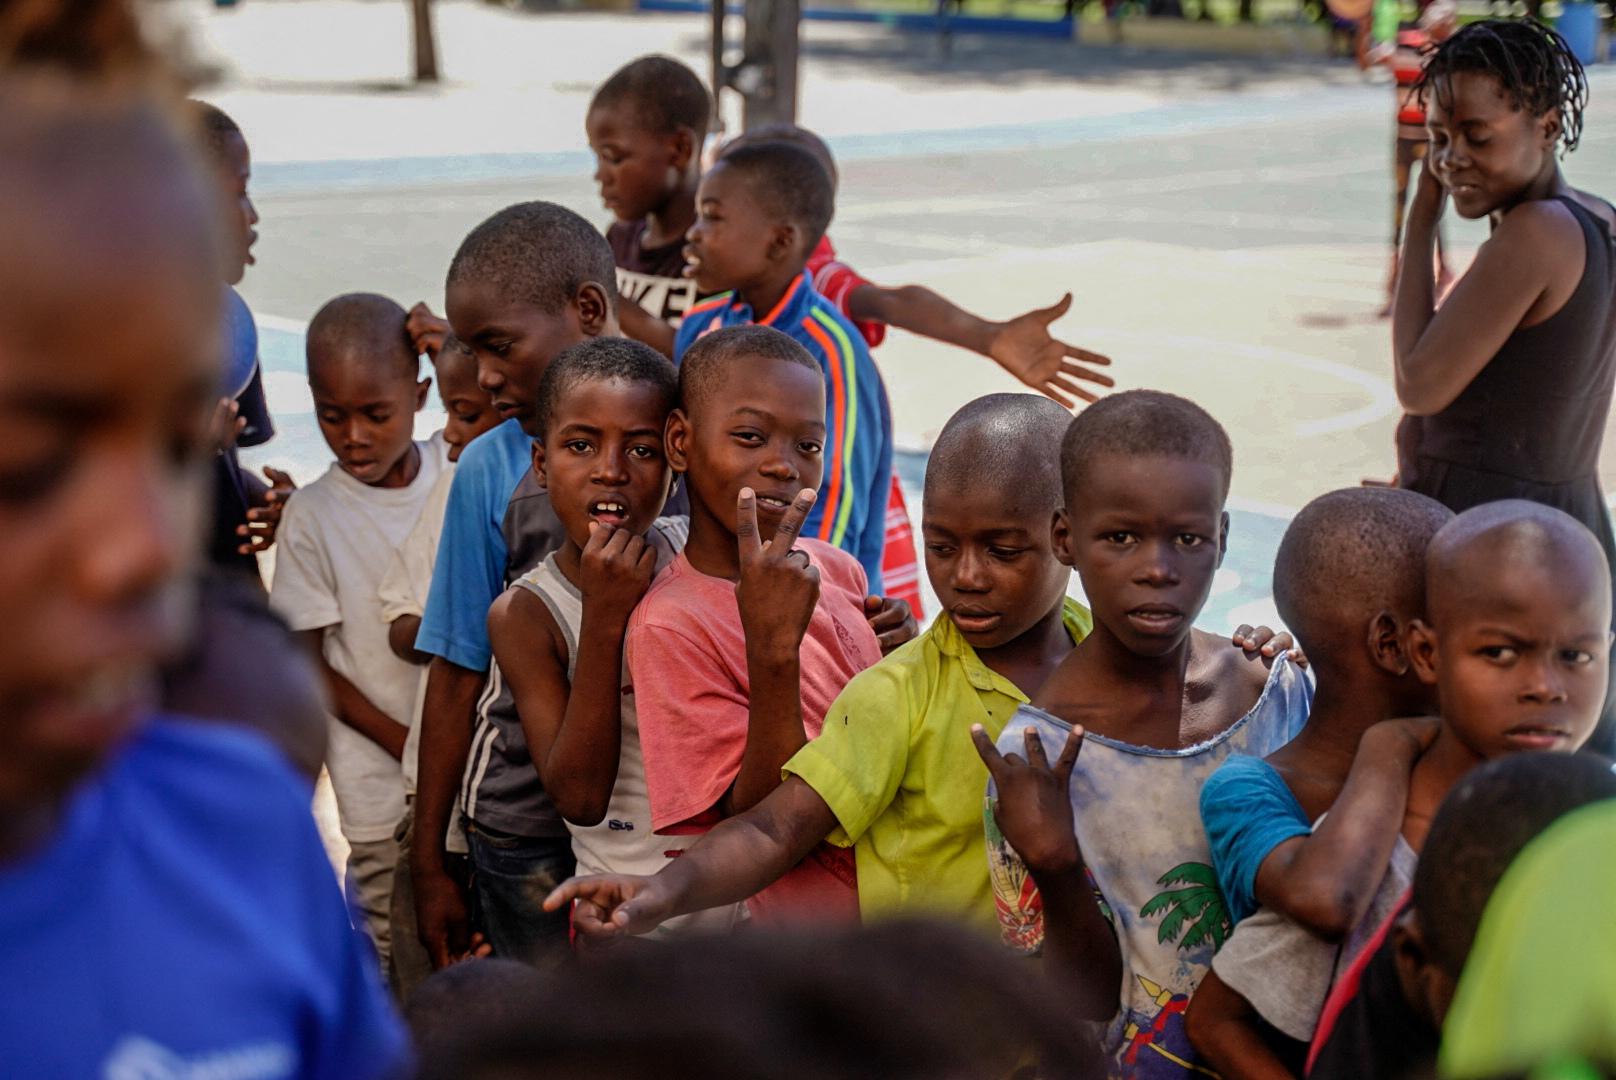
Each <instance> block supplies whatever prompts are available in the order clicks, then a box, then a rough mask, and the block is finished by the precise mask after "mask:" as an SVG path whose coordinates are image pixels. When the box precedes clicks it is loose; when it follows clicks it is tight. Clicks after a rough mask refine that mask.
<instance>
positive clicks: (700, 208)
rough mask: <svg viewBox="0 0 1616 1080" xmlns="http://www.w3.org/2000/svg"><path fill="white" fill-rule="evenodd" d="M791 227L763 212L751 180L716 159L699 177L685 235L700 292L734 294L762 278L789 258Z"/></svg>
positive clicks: (794, 236)
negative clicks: (692, 220)
mask: <svg viewBox="0 0 1616 1080" xmlns="http://www.w3.org/2000/svg"><path fill="white" fill-rule="evenodd" d="M796 239H797V229H796V228H795V227H794V226H793V225H791V224H789V223H786V222H780V221H776V220H774V219H773V218H771V217H770V216H769V214H768V213H766V212H765V211H764V209H763V207H762V206H761V205H760V204H759V202H758V200H757V199H756V198H755V197H753V195H752V190H751V183H750V181H749V180H748V179H747V178H746V176H745V175H744V174H741V173H738V172H736V171H735V170H734V169H731V168H730V167H729V166H727V165H725V164H724V163H723V162H722V161H720V162H719V163H718V164H716V165H714V166H713V167H712V168H711V169H709V170H708V171H707V174H706V175H705V176H703V177H702V178H701V187H700V188H698V189H697V190H696V223H695V224H694V225H692V226H691V227H690V231H689V232H687V233H686V234H685V240H686V241H687V242H686V244H685V258H686V260H687V261H688V262H689V263H690V264H691V265H692V266H694V267H695V279H696V288H697V289H698V290H699V291H700V292H702V293H704V294H705V293H717V292H724V291H726V290H728V289H735V290H737V291H740V292H744V291H746V290H747V289H748V288H750V287H752V286H753V285H756V284H757V283H759V282H761V281H764V280H766V279H767V278H769V277H770V276H771V275H772V274H774V273H776V272H777V271H778V269H779V266H780V263H781V262H782V261H783V260H785V259H788V258H790V256H791V255H792V253H793V251H794V249H795V247H796V246H797V245H796Z"/></svg>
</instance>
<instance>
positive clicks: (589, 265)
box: [448, 202, 617, 315]
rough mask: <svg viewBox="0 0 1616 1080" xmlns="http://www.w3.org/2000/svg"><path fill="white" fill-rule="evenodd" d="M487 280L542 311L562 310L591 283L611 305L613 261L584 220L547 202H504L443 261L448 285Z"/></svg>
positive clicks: (614, 296)
mask: <svg viewBox="0 0 1616 1080" xmlns="http://www.w3.org/2000/svg"><path fill="white" fill-rule="evenodd" d="M472 281H475V282H487V283H490V284H492V285H494V286H495V287H497V288H498V289H499V290H500V291H501V293H502V294H503V295H504V296H506V297H508V298H510V299H513V300H517V301H520V302H522V303H526V304H531V305H532V306H533V307H535V308H537V309H538V310H540V311H542V312H544V313H545V314H546V315H558V314H560V313H561V312H563V311H565V310H566V309H567V305H568V304H570V303H571V302H572V298H573V297H574V296H576V295H577V294H578V290H579V289H581V288H582V287H583V286H584V285H586V284H589V283H590V282H593V283H594V284H596V285H599V286H600V287H601V288H602V289H603V290H605V292H606V298H607V301H608V302H609V303H610V304H611V306H612V310H613V311H616V310H617V262H616V260H615V259H614V258H613V257H612V249H611V245H610V244H608V243H606V238H605V237H604V236H602V235H601V234H600V232H599V231H598V230H597V229H596V228H595V227H594V226H593V225H591V224H589V222H587V221H585V220H584V219H583V218H581V217H579V216H578V215H577V214H575V213H573V212H572V211H571V210H568V209H567V208H566V207H565V206H557V205H556V204H555V203H549V202H524V203H517V204H515V205H514V206H507V207H506V208H505V209H503V210H501V211H500V212H499V213H497V214H495V215H494V216H493V217H490V218H489V219H488V220H486V221H484V222H483V223H482V224H481V225H478V226H477V227H476V228H475V229H473V230H471V232H470V233H468V234H466V238H465V239H464V240H462V241H461V242H460V249H459V250H458V251H456V252H455V256H454V260H453V261H452V262H450V263H449V277H448V285H449V287H451V288H452V287H454V286H455V285H458V284H460V283H461V282H472Z"/></svg>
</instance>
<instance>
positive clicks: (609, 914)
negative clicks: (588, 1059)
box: [544, 776, 836, 939]
mask: <svg viewBox="0 0 1616 1080" xmlns="http://www.w3.org/2000/svg"><path fill="white" fill-rule="evenodd" d="M835 827H836V815H835V814H833V813H832V812H831V809H830V807H829V806H828V805H827V804H826V802H825V800H824V799H822V798H820V797H819V793H818V792H816V791H815V790H814V789H813V788H811V787H809V786H808V784H807V782H806V781H804V780H802V779H800V778H799V777H795V776H793V777H789V778H788V779H787V780H786V781H785V783H783V784H781V785H780V786H779V787H777V788H775V789H774V791H772V792H770V793H769V795H768V797H767V798H765V799H764V800H763V801H762V802H760V803H758V804H757V805H756V806H754V807H753V808H752V809H751V810H748V811H747V812H746V813H744V814H741V815H739V816H737V817H732V818H729V819H727V820H725V821H722V822H720V823H719V824H718V825H717V827H715V828H714V829H713V830H712V831H711V832H709V833H708V834H707V835H706V836H703V837H702V838H701V839H700V840H699V841H697V842H696V843H695V845H694V846H692V847H691V848H690V849H689V850H688V851H686V852H685V853H684V854H683V855H681V856H679V857H678V858H677V859H674V860H673V861H672V862H671V863H669V864H668V866H667V868H666V869H664V870H662V871H661V872H660V873H658V874H656V875H655V876H654V877H630V876H627V875H615V874H611V875H601V876H597V877H583V878H573V879H572V880H570V881H567V882H565V883H563V884H562V885H561V887H560V888H558V889H556V890H555V891H554V892H553V893H551V894H550V896H549V898H548V899H546V900H545V902H544V907H545V910H546V911H557V910H559V909H560V908H561V905H563V904H566V903H570V902H572V901H574V900H576V901H577V902H578V906H577V907H576V908H575V909H574V911H573V914H572V922H573V925H574V926H575V927H577V929H578V932H579V933H581V934H583V935H584V936H585V937H587V938H596V939H598V938H609V937H619V936H622V935H624V934H643V933H645V932H647V931H649V930H652V929H654V928H655V927H657V926H659V925H660V924H662V923H664V922H666V921H667V920H669V919H671V918H673V917H675V916H677V915H684V914H687V913H689V912H692V911H705V910H706V909H707V908H714V907H722V906H724V905H726V904H735V903H739V902H740V901H742V900H745V899H747V898H748V897H750V896H755V895H757V894H758V893H759V892H761V891H763V890H764V889H765V888H767V887H768V886H770V885H772V884H773V883H774V882H776V881H778V880H779V879H780V878H781V877H783V876H784V875H785V873H786V871H788V870H790V869H791V868H792V867H793V866H796V865H797V864H798V863H799V862H801V861H802V860H803V859H804V858H805V857H807V855H808V853H809V852H810V851H812V850H813V849H814V846H815V845H816V844H818V843H819V842H820V841H822V840H824V839H825V837H826V836H828V835H830V832H831V830H832V829H834V828H835Z"/></svg>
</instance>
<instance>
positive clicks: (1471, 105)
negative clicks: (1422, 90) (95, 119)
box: [1426, 71, 1560, 219]
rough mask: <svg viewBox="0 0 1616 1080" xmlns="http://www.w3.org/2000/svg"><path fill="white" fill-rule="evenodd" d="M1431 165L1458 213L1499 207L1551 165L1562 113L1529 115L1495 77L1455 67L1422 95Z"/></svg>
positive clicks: (1478, 213) (1484, 213)
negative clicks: (1429, 139) (1512, 99)
mask: <svg viewBox="0 0 1616 1080" xmlns="http://www.w3.org/2000/svg"><path fill="white" fill-rule="evenodd" d="M1426 129H1427V131H1428V132H1429V133H1430V137H1431V147H1430V151H1429V158H1428V159H1427V160H1429V161H1430V163H1431V169H1432V171H1433V172H1434V173H1435V175H1436V178H1437V179H1438V180H1440V181H1441V182H1442V186H1443V187H1444V188H1446V189H1447V190H1448V194H1449V195H1450V196H1451V197H1452V198H1453V208H1454V210H1455V211H1457V212H1458V214H1459V216H1460V217H1464V218H1472V219H1474V218H1481V217H1486V216H1487V215H1488V214H1490V213H1492V212H1493V211H1495V210H1499V209H1502V208H1504V207H1506V206H1508V205H1509V204H1510V203H1512V202H1514V201H1515V200H1516V199H1517V198H1519V197H1520V195H1521V193H1522V192H1523V191H1524V190H1525V189H1526V188H1527V187H1528V186H1529V185H1530V184H1531V183H1532V182H1533V181H1534V180H1536V179H1537V178H1538V177H1539V176H1541V175H1542V173H1543V171H1544V169H1545V168H1552V167H1553V166H1554V147H1555V141H1556V139H1557V138H1558V137H1559V134H1560V115H1559V113H1558V112H1550V113H1549V114H1547V115H1546V116H1533V115H1532V114H1531V113H1529V112H1526V111H1525V110H1523V109H1517V108H1515V107H1514V105H1512V104H1511V103H1510V100H1509V99H1508V98H1507V97H1505V96H1504V93H1503V90H1502V88H1501V87H1500V86H1499V84H1498V80H1497V79H1495V78H1493V77H1492V76H1491V75H1487V74H1484V73H1481V72H1465V71H1461V72H1457V73H1455V74H1454V75H1451V76H1449V77H1447V78H1445V79H1443V80H1442V81H1441V84H1440V85H1439V86H1437V87H1434V88H1433V90H1432V92H1431V93H1430V94H1429V95H1428V96H1427V99H1426Z"/></svg>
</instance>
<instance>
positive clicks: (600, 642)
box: [488, 526, 656, 825]
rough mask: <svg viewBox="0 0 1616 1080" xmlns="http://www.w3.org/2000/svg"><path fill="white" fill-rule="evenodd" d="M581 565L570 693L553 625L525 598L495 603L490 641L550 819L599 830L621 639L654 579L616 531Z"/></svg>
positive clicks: (598, 530)
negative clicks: (549, 805) (553, 814)
mask: <svg viewBox="0 0 1616 1080" xmlns="http://www.w3.org/2000/svg"><path fill="white" fill-rule="evenodd" d="M581 565H582V578H583V580H582V582H581V583H580V591H581V592H582V593H583V621H582V625H581V626H580V627H579V632H578V655H577V657H576V658H575V660H574V668H573V679H572V681H571V683H570V685H569V683H568V680H567V666H566V661H565V659H564V658H563V657H562V656H560V655H559V654H558V652H557V640H556V634H555V629H554V628H555V619H554V617H553V616H552V615H551V614H550V610H549V609H548V608H546V607H545V606H544V602H543V601H541V600H540V599H539V598H538V597H536V596H534V595H533V594H532V593H530V592H528V591H527V590H526V589H522V588H516V589H509V590H507V591H506V592H505V593H504V594H503V595H502V596H501V597H500V598H499V599H498V600H497V601H495V602H494V607H493V608H492V609H491V610H490V611H489V613H488V636H489V642H490V644H492V645H493V648H494V657H495V659H497V660H499V662H500V663H499V669H500V672H501V674H503V675H504V676H505V679H506V682H507V684H508V685H509V686H510V688H511V693H512V696H513V698H514V700H515V702H516V710H517V713H518V715H519V716H520V717H521V720H522V732H523V734H524V735H526V736H527V744H528V750H529V751H530V753H531V754H532V756H533V765H534V768H536V769H537V770H538V773H539V779H540V780H542V781H543V782H544V790H545V791H546V792H547V793H548V794H549V796H550V800H551V802H553V803H554V804H555V807H556V811H557V812H558V813H560V815H561V816H562V817H563V818H566V819H567V820H568V821H570V822H572V823H573V824H574V825H598V824H599V823H600V822H601V820H602V819H604V818H605V816H606V807H607V806H608V805H609V804H610V803H611V798H612V788H613V787H614V786H616V784H617V763H618V759H619V756H620V754H621V752H622V735H623V724H622V694H621V690H620V687H621V672H622V669H623V637H624V634H625V633H626V632H627V630H628V618H629V615H630V614H631V613H632V612H633V611H634V605H635V604H637V603H639V600H640V597H642V596H644V595H645V590H646V589H647V588H648V587H649V586H650V584H651V577H652V575H653V574H654V573H655V571H656V551H655V549H654V548H652V547H651V546H650V545H649V544H647V543H646V542H645V540H644V539H643V538H641V537H638V536H634V535H632V534H630V533H628V532H626V531H624V530H622V529H612V528H610V527H607V526H593V527H592V529H591V534H590V537H589V542H588V544H587V545H586V546H585V547H584V551H583V558H582V560H581Z"/></svg>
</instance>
